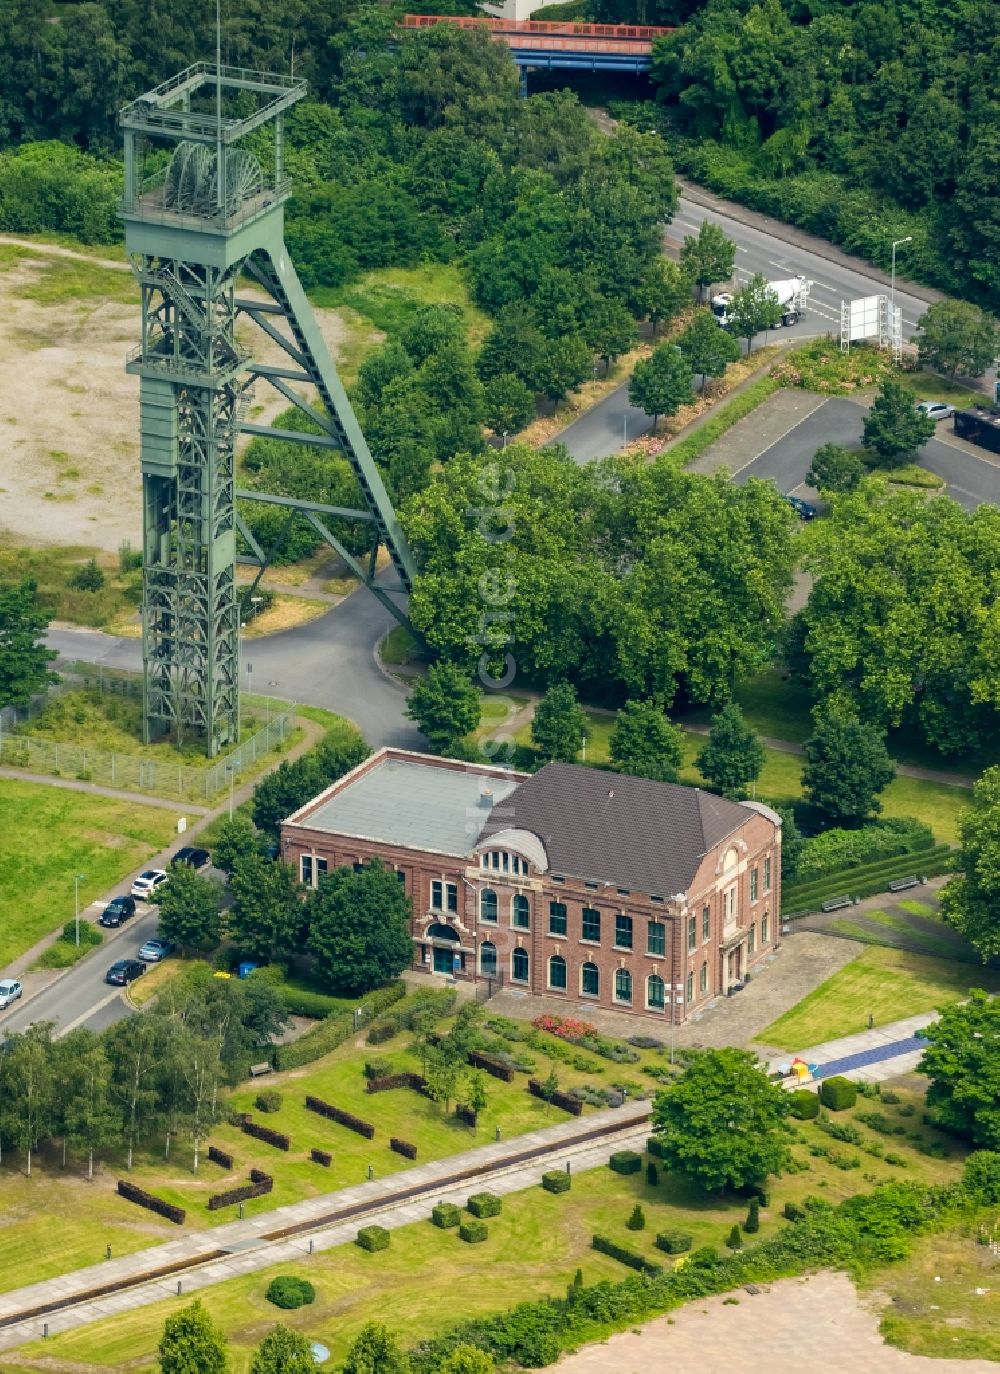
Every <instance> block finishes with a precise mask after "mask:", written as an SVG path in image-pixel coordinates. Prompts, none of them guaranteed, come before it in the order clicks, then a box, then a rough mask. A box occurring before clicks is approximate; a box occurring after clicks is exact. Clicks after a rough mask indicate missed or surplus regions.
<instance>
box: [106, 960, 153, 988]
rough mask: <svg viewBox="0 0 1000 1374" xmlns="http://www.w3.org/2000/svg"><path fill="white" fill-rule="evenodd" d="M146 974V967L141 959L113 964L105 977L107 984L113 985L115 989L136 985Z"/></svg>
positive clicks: (119, 961)
mask: <svg viewBox="0 0 1000 1374" xmlns="http://www.w3.org/2000/svg"><path fill="white" fill-rule="evenodd" d="M145 972H146V965H145V964H144V963H143V962H142V961H141V960H140V959H119V960H118V962H117V963H115V964H112V965H111V967H110V968H109V969H108V971H107V973H106V974H105V975H104V981H105V982H106V983H112V984H114V986H115V987H119V988H123V987H126V986H127V985H128V984H129V983H134V982H135V980H136V979H137V978H141V977H142V975H143V974H144V973H145Z"/></svg>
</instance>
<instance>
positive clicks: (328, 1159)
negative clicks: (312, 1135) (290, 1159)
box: [309, 1150, 333, 1169]
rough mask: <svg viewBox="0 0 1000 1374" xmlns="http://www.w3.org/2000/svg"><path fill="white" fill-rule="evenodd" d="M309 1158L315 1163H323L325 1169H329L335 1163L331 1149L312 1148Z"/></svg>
mask: <svg viewBox="0 0 1000 1374" xmlns="http://www.w3.org/2000/svg"><path fill="white" fill-rule="evenodd" d="M309 1158H310V1159H311V1160H312V1162H313V1163H314V1164H322V1165H323V1168H324V1169H329V1167H330V1165H331V1164H332V1163H333V1155H332V1154H331V1153H330V1151H329V1150H310V1151H309Z"/></svg>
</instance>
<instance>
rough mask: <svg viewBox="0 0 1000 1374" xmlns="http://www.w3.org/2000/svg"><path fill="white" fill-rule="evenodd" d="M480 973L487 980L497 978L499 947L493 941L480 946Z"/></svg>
mask: <svg viewBox="0 0 1000 1374" xmlns="http://www.w3.org/2000/svg"><path fill="white" fill-rule="evenodd" d="M479 972H480V973H482V974H484V975H485V976H486V977H487V978H495V977H496V976H497V947H496V945H495V944H494V943H493V941H492V940H484V941H483V943H482V944H481V945H480V946H479Z"/></svg>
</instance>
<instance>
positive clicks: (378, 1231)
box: [356, 1226, 390, 1251]
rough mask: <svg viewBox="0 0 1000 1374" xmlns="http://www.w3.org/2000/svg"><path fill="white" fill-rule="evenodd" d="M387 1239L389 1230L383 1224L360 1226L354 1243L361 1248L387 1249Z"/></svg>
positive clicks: (388, 1238)
mask: <svg viewBox="0 0 1000 1374" xmlns="http://www.w3.org/2000/svg"><path fill="white" fill-rule="evenodd" d="M389 1240H390V1236H389V1232H388V1231H387V1230H386V1229H385V1227H384V1226H362V1228H361V1230H360V1231H359V1232H358V1235H357V1241H356V1243H357V1244H358V1245H360V1246H361V1248H362V1250H372V1251H374V1250H388V1248H389Z"/></svg>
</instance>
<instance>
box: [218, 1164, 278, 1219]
mask: <svg viewBox="0 0 1000 1374" xmlns="http://www.w3.org/2000/svg"><path fill="white" fill-rule="evenodd" d="M253 1174H257V1175H258V1179H257V1180H255V1181H254V1182H252V1183H246V1184H244V1185H243V1187H242V1188H230V1189H229V1190H228V1192H225V1193H215V1194H214V1195H213V1196H212V1197H210V1198H209V1199H208V1210H209V1211H210V1212H217V1211H218V1210H219V1209H220V1208H221V1207H235V1205H236V1204H237V1203H238V1202H247V1201H249V1199H250V1198H252V1197H264V1196H265V1195H266V1194H267V1193H269V1192H270V1191H271V1189H272V1188H273V1187H274V1180H273V1179H272V1178H271V1176H270V1174H261V1172H260V1170H259V1169H254V1170H253V1173H252V1174H251V1177H252V1176H253Z"/></svg>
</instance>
